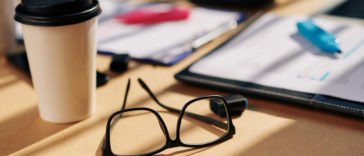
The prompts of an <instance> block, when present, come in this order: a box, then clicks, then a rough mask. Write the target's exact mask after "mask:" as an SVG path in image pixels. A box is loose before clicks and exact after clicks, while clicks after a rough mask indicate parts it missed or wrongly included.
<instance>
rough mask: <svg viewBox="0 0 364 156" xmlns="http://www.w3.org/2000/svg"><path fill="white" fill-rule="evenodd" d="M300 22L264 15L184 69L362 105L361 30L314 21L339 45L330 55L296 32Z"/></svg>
mask: <svg viewBox="0 0 364 156" xmlns="http://www.w3.org/2000/svg"><path fill="white" fill-rule="evenodd" d="M306 18H307V17H299V16H285V17H283V16H276V15H273V14H266V15H264V16H263V17H261V18H260V19H259V20H258V21H256V22H255V23H254V24H252V25H251V26H250V27H249V28H248V29H247V30H245V31H243V32H242V33H241V34H239V35H238V36H236V38H234V39H233V40H231V41H230V42H228V43H227V44H225V45H224V46H223V47H221V48H219V49H218V50H217V51H216V52H214V53H212V54H211V55H209V56H207V57H205V58H203V59H201V60H199V61H198V62H197V63H195V64H194V65H193V66H192V67H191V68H190V71H191V72H194V73H201V74H204V75H210V76H215V77H220V78H227V79H233V80H240V81H246V82H253V83H257V84H261V85H266V86H270V87H277V88H284V89H290V90H295V91H301V92H306V93H314V94H322V95H330V96H334V97H338V98H342V99H348V100H352V101H358V102H364V27H363V26H362V25H352V24H345V23H341V22H337V21H332V20H325V19H315V22H316V23H317V24H318V25H320V26H321V27H322V28H323V29H325V30H327V31H329V32H332V33H334V34H335V35H336V36H337V38H338V39H339V40H340V41H341V43H340V48H341V50H342V51H343V52H342V53H341V54H335V55H333V54H328V53H324V52H321V51H320V50H319V49H318V48H317V47H315V46H314V45H313V44H311V43H310V42H309V41H308V40H306V39H305V38H304V37H303V36H301V35H300V34H298V32H297V28H296V23H297V22H298V21H299V20H303V19H306Z"/></svg>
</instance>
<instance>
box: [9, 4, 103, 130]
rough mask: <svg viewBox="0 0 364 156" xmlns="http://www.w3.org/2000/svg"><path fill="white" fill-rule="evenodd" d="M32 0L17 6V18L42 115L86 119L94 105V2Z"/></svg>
mask: <svg viewBox="0 0 364 156" xmlns="http://www.w3.org/2000/svg"><path fill="white" fill-rule="evenodd" d="M30 1H32V0H30ZM30 1H29V2H28V3H27V1H26V0H23V1H22V3H23V4H22V6H21V5H19V6H18V7H17V9H16V16H15V19H16V20H17V21H19V22H20V23H22V32H23V37H24V43H25V49H26V52H27V56H28V61H29V66H30V71H31V76H32V81H33V85H34V88H35V91H36V94H37V99H38V108H39V112H40V116H41V118H42V119H44V120H46V121H49V122H54V123H69V122H75V121H79V120H82V119H85V118H87V117H89V116H90V115H92V114H93V113H94V111H95V96H96V95H95V92H96V65H95V64H96V28H97V17H96V16H97V15H98V14H99V13H100V11H101V10H100V8H99V5H98V2H97V0H93V1H92V0H80V1H77V0H76V1H72V2H70V1H67V0H63V1H64V3H62V0H57V1H54V3H52V2H45V3H47V4H42V5H39V6H38V3H37V4H34V3H31V2H30ZM24 3H25V4H24ZM47 5H48V7H47ZM67 5H69V6H67ZM74 5H76V6H78V7H75V8H74V10H72V9H71V10H70V8H69V7H70V6H74ZM26 7H28V8H26ZM80 8H81V9H80ZM64 9H66V11H64ZM30 12H32V13H34V14H32V13H30ZM43 13H44V14H43ZM82 14H83V15H82ZM35 15H36V16H35ZM34 16H35V18H32V17H34ZM39 16H40V17H39Z"/></svg>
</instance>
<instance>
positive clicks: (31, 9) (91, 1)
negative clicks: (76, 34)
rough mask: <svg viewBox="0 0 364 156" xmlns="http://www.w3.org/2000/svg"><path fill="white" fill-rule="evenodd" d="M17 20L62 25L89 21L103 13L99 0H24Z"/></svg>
mask: <svg viewBox="0 0 364 156" xmlns="http://www.w3.org/2000/svg"><path fill="white" fill-rule="evenodd" d="M15 11H16V14H15V20H16V21H18V22H20V23H23V24H28V25H40V26H61V25H70V24H76V23H80V22H83V21H87V20H89V19H91V18H93V17H96V16H97V15H99V14H100V13H101V8H100V5H99V2H98V0H22V2H21V3H20V4H19V5H18V6H17V7H16V9H15Z"/></svg>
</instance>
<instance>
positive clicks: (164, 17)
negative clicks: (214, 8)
mask: <svg viewBox="0 0 364 156" xmlns="http://www.w3.org/2000/svg"><path fill="white" fill-rule="evenodd" d="M189 13H190V9H189V8H186V7H172V8H170V9H168V10H167V11H156V10H152V9H136V10H133V11H131V12H128V13H126V14H123V15H118V16H115V19H117V20H119V21H121V22H123V23H125V24H156V23H161V22H167V21H179V20H185V19H187V18H188V16H189Z"/></svg>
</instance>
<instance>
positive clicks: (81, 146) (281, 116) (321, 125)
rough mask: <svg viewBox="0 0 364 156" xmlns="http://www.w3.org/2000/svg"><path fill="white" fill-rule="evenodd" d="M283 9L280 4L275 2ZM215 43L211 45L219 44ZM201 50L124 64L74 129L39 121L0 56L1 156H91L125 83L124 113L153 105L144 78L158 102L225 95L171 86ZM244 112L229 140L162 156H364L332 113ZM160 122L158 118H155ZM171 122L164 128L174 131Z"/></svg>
mask: <svg viewBox="0 0 364 156" xmlns="http://www.w3.org/2000/svg"><path fill="white" fill-rule="evenodd" d="M279 4H283V3H279ZM284 4H286V5H281V6H279V7H278V8H276V9H274V10H273V12H275V13H279V14H290V13H297V14H310V13H312V12H314V11H315V10H316V9H317V8H318V7H319V6H320V5H322V4H323V1H322V0H321V1H317V0H296V1H293V2H291V3H284ZM218 42H219V41H215V43H218ZM208 50H209V48H208V47H205V48H204V49H202V50H199V51H198V52H196V53H195V54H193V55H192V56H190V57H188V59H186V60H183V61H182V62H181V63H178V64H177V65H175V66H172V67H161V66H153V65H146V64H141V63H137V62H131V68H130V70H129V71H128V72H127V73H124V74H121V75H116V74H114V75H113V76H112V80H111V81H110V82H109V83H108V84H107V85H105V86H103V87H100V88H98V89H97V111H96V113H95V114H94V115H93V116H91V117H90V118H88V119H86V120H83V121H80V122H77V123H73V124H52V123H47V122H45V121H43V120H41V119H40V117H39V114H38V110H37V100H36V96H35V92H34V90H33V88H32V85H31V81H30V80H29V79H28V78H26V77H25V76H24V75H22V74H21V73H20V72H19V71H17V70H16V69H15V68H13V67H12V66H11V65H9V63H8V62H7V61H6V59H5V58H0V108H1V109H0V155H47V156H50V155H77V156H80V155H84V156H89V155H95V152H96V150H97V147H98V145H99V143H100V140H101V139H102V137H103V135H104V133H105V125H106V120H107V118H108V116H109V115H110V114H111V113H112V112H114V111H116V110H118V109H119V108H120V105H121V103H122V98H123V93H124V90H125V85H126V82H127V79H128V78H129V77H130V78H131V79H132V87H131V92H130V94H129V99H128V105H127V107H128V108H130V107H139V106H146V107H153V108H156V107H154V106H153V104H152V103H153V101H152V100H151V99H150V98H149V97H148V96H147V94H146V93H145V92H144V91H143V90H142V89H141V87H139V85H138V84H137V83H136V79H137V78H138V77H141V78H143V79H144V80H145V81H146V82H147V83H148V85H149V86H150V88H151V89H152V90H153V91H154V92H155V93H156V94H157V96H158V97H159V98H160V100H161V101H163V102H165V103H181V104H182V103H184V102H186V101H187V100H189V99H191V98H194V97H198V96H203V95H209V94H220V95H228V94H229V93H227V92H219V91H214V90H209V89H204V88H197V87H194V86H188V85H184V84H181V83H179V82H177V81H176V80H175V79H174V74H175V73H177V72H178V71H180V70H182V69H183V68H185V67H186V66H187V65H189V64H190V63H192V62H193V61H195V60H197V59H198V58H199V57H201V56H203V55H204V54H205V53H206V52H207V51H208ZM97 61H98V62H97V66H98V69H99V70H106V69H107V68H108V64H109V62H110V58H109V57H106V56H98V60H97ZM248 99H249V105H250V109H248V110H246V111H245V112H244V113H243V115H242V116H240V117H238V118H235V119H234V120H233V122H234V124H235V127H236V129H237V133H236V134H235V136H234V138H233V139H231V140H229V141H226V142H224V143H221V144H218V145H216V146H213V147H208V148H201V149H189V148H174V149H170V150H166V151H164V152H162V153H161V154H165V155H191V154H195V155H364V148H363V147H362V146H363V144H364V123H363V121H362V120H359V119H355V118H351V117H348V116H342V115H338V114H332V113H328V112H324V111H320V110H315V109H313V108H305V107H300V106H294V104H291V103H283V102H277V101H269V100H267V99H262V98H259V97H250V96H248ZM162 117H163V116H162ZM175 124H176V123H175V121H171V124H167V127H168V128H169V129H172V128H174V127H175Z"/></svg>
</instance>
